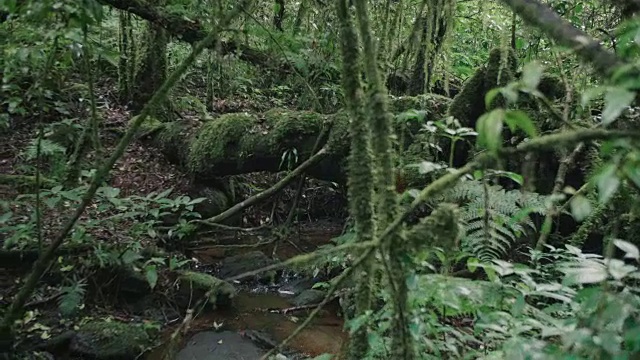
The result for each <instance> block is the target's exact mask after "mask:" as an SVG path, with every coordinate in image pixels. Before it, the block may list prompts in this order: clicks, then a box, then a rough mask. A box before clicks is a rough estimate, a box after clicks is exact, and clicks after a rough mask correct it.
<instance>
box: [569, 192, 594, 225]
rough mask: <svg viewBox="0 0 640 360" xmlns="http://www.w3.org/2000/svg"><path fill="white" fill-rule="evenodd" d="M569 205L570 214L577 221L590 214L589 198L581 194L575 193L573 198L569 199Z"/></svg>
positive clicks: (591, 209)
mask: <svg viewBox="0 0 640 360" xmlns="http://www.w3.org/2000/svg"><path fill="white" fill-rule="evenodd" d="M570 206H571V214H572V215H573V217H574V218H575V219H576V221H578V222H581V221H583V220H584V219H586V218H587V216H589V215H590V214H591V211H593V208H592V207H591V203H590V202H589V200H588V199H587V198H586V197H584V196H582V195H577V196H575V197H574V198H573V199H571V203H570Z"/></svg>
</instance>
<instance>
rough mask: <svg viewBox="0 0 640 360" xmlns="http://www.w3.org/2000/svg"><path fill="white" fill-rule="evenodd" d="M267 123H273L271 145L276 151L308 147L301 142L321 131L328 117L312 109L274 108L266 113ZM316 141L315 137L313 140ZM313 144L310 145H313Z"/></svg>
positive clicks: (270, 134) (270, 136) (270, 137)
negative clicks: (290, 109)
mask: <svg viewBox="0 0 640 360" xmlns="http://www.w3.org/2000/svg"><path fill="white" fill-rule="evenodd" d="M264 117H265V119H266V121H267V124H272V126H273V127H272V128H271V130H270V131H269V147H270V148H271V149H272V150H274V151H279V150H285V149H288V148H291V147H296V148H299V147H307V146H309V145H308V144H306V145H307V146H304V145H305V144H302V143H301V140H303V139H304V138H305V137H308V136H310V138H313V135H317V134H319V133H320V130H321V129H322V126H323V123H324V122H325V121H326V117H325V116H323V115H321V114H318V113H315V112H312V111H288V110H283V109H272V110H269V111H267V112H265V113H264ZM312 141H313V142H315V139H314V140H312ZM301 145H302V146H301ZM312 146H313V144H311V145H310V147H312Z"/></svg>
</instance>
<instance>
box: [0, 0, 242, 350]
mask: <svg viewBox="0 0 640 360" xmlns="http://www.w3.org/2000/svg"><path fill="white" fill-rule="evenodd" d="M251 1H252V0H245V1H243V2H241V3H240V4H239V5H238V6H237V7H236V8H235V9H234V10H233V11H231V12H229V13H228V14H227V16H225V18H224V19H222V20H221V21H220V26H219V28H224V27H226V26H228V24H229V23H230V22H231V20H232V19H233V18H234V17H235V16H236V15H237V14H238V13H239V12H240V10H241V9H242V8H243V7H246V6H248V5H249V3H250V2H251ZM219 28H216V29H215V30H214V31H212V32H211V33H210V34H209V35H207V37H206V38H205V39H204V40H203V41H202V42H200V43H198V44H197V45H196V46H194V48H193V50H192V51H191V53H190V54H189V56H187V58H186V59H184V60H183V61H182V63H181V64H180V65H179V66H178V67H177V68H176V70H175V71H174V72H173V73H172V74H171V76H169V77H168V78H167V79H166V80H165V81H164V83H163V84H162V85H161V86H160V88H159V89H158V90H157V91H156V92H155V93H154V94H153V96H152V97H151V99H150V100H149V101H148V102H147V104H146V105H145V106H144V108H143V109H142V111H141V113H140V115H139V116H138V117H137V118H136V119H135V120H134V121H133V123H132V124H131V125H130V127H129V129H128V130H127V132H126V133H125V135H124V136H123V138H122V139H121V140H120V142H119V143H118V145H117V146H116V148H115V150H114V152H113V154H112V155H111V157H109V159H107V161H105V163H104V164H103V165H102V166H101V167H100V168H99V169H98V171H97V172H96V174H95V175H94V177H93V179H92V181H91V184H90V185H89V189H88V190H87V192H86V193H85V194H84V196H83V198H82V201H81V202H80V205H78V207H77V208H76V210H75V212H74V213H73V215H72V216H71V218H69V219H68V220H67V221H66V223H65V224H64V226H63V227H62V229H61V230H60V232H59V233H58V234H57V235H56V237H55V238H54V239H53V240H52V241H51V244H50V245H49V247H48V248H47V249H46V250H45V251H44V252H43V253H42V254H41V255H40V257H39V258H38V260H37V261H36V262H35V264H34V265H33V269H32V271H31V273H30V274H29V276H28V277H27V280H26V281H25V283H24V284H23V285H22V288H21V289H20V291H19V292H18V294H17V295H16V297H15V298H14V299H13V302H12V303H11V305H10V306H9V308H8V309H7V310H6V312H5V315H4V319H3V321H2V324H1V325H0V337H6V338H5V339H0V340H9V341H6V343H10V342H11V341H10V340H11V330H12V327H13V324H14V322H15V320H16V319H18V318H20V317H21V316H22V313H23V311H24V304H25V303H26V302H27V300H28V299H29V297H30V296H31V294H32V293H33V290H34V289H35V287H36V285H37V283H38V281H39V280H40V278H41V277H42V275H44V273H45V272H46V271H47V269H48V267H49V265H50V263H51V261H52V260H53V258H54V255H55V251H56V249H58V247H60V245H62V243H63V242H64V240H65V239H66V238H67V236H68V235H69V233H70V232H71V230H72V229H73V228H74V226H75V224H76V222H77V221H78V220H79V219H80V216H82V214H83V213H84V211H85V209H86V208H87V206H89V204H91V202H92V200H93V197H94V195H95V194H96V192H97V191H98V188H99V187H100V185H102V182H103V181H104V179H105V178H106V176H107V175H108V174H109V172H110V171H111V169H112V168H113V166H114V164H115V163H116V162H117V161H118V159H119V158H120V157H121V156H122V154H123V153H124V151H125V149H126V148H127V146H128V145H129V143H131V141H132V140H133V138H134V135H135V134H136V132H137V131H138V129H139V128H140V126H141V125H142V124H143V123H144V121H145V120H146V119H147V117H148V116H149V114H150V113H151V110H152V109H154V108H156V106H157V105H158V104H160V103H161V102H162V101H164V99H165V98H166V96H167V94H168V93H169V90H170V89H171V88H172V87H173V86H174V85H175V84H176V83H177V82H178V81H179V80H180V78H181V77H182V75H183V74H184V73H185V72H186V71H187V69H188V68H189V67H190V66H191V64H192V63H193V62H194V61H195V59H196V58H197V57H198V55H199V54H200V53H202V51H203V50H204V49H205V48H206V47H207V46H209V45H210V44H212V43H213V42H214V41H215V40H216V39H217V38H218V35H219V31H218V29H219Z"/></svg>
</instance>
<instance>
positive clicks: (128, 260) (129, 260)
mask: <svg viewBox="0 0 640 360" xmlns="http://www.w3.org/2000/svg"><path fill="white" fill-rule="evenodd" d="M139 259H142V256H141V255H140V254H138V253H137V252H135V251H133V250H127V251H125V252H124V254H122V262H123V263H124V264H126V265H129V264H133V263H134V262H135V261H136V260H139Z"/></svg>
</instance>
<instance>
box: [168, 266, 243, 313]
mask: <svg viewBox="0 0 640 360" xmlns="http://www.w3.org/2000/svg"><path fill="white" fill-rule="evenodd" d="M178 280H179V282H180V295H181V296H180V297H181V298H184V296H186V297H187V299H192V300H193V301H197V300H198V299H200V298H201V297H202V296H205V295H206V293H207V292H209V291H211V292H210V293H209V299H208V302H209V303H210V304H211V305H212V307H213V308H216V307H218V306H229V305H231V303H232V301H233V298H234V297H235V296H236V289H235V288H234V287H233V285H231V284H230V283H228V282H226V281H224V280H220V279H218V278H216V277H214V276H211V275H209V274H205V273H200V272H195V271H184V272H182V273H180V277H179V279H178ZM178 302H179V303H180V302H181V301H180V300H178ZM187 305H189V304H187ZM191 305H193V302H192V303H191Z"/></svg>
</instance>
